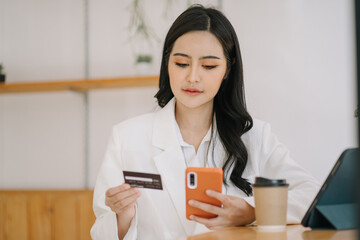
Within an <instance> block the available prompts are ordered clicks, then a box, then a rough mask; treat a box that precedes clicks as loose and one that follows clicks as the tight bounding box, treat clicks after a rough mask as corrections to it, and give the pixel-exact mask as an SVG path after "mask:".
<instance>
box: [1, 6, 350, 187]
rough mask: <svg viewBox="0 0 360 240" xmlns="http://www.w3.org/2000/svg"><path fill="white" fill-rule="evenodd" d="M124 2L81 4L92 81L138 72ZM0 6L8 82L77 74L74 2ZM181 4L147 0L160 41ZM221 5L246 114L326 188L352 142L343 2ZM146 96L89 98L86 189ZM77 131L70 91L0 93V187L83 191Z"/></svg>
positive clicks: (78, 11) (79, 18) (79, 41)
mask: <svg viewBox="0 0 360 240" xmlns="http://www.w3.org/2000/svg"><path fill="white" fill-rule="evenodd" d="M173 2H174V1H173ZM202 2H205V3H206V2H207V1H202ZM209 2H210V3H211V4H218V1H209ZM130 3H131V1H130V0H126V1H115V0H106V1H100V0H90V1H89V17H90V18H89V24H90V25H89V72H90V77H93V78H99V77H116V76H129V75H136V74H137V73H136V68H135V67H134V54H133V52H132V47H131V45H130V44H129V42H128V41H127V35H126V34H127V30H126V27H127V25H128V24H127V23H128V22H127V19H128V18H129V13H128V10H127V9H126V8H127V6H129V4H130ZM0 5H1V6H2V7H1V8H0V62H3V63H4V65H5V68H6V73H7V81H8V82H9V83H12V82H23V81H25V82H26V81H51V80H54V81H55V80H58V79H60V80H66V79H78V78H83V77H84V76H85V73H84V69H85V59H84V57H85V45H84V11H85V6H84V4H83V2H81V1H70V0H67V1H63V0H53V1H50V2H49V1H45V0H28V1H21V0H0ZM185 5H186V4H185V1H179V2H176V3H175V2H174V3H173V4H172V5H170V6H168V8H166V4H165V1H164V0H156V1H151V4H149V1H146V4H145V6H146V12H147V13H148V15H147V18H148V21H149V23H150V24H151V26H152V27H153V29H154V31H155V33H156V35H157V36H158V37H159V39H163V38H164V36H165V34H166V32H167V30H168V28H169V26H170V24H171V23H172V21H173V20H174V19H175V17H176V16H177V15H178V14H179V13H180V12H181V11H182V10H183V9H184V8H185V7H186V6H185ZM222 7H223V10H224V12H225V14H226V15H227V16H228V17H229V18H230V20H231V21H232V23H233V25H234V27H235V29H236V31H237V33H238V37H239V40H240V45H241V50H242V54H243V62H244V70H245V86H246V94H247V100H248V107H249V110H250V112H251V113H252V114H253V115H254V117H256V118H260V119H262V120H265V121H268V122H270V123H271V124H272V126H273V130H274V132H275V133H276V134H277V135H278V137H279V139H280V140H281V141H282V142H284V143H285V144H286V145H287V146H288V147H289V149H290V151H291V153H292V156H293V158H295V159H296V160H297V161H298V162H299V163H301V164H302V165H304V166H305V167H306V168H307V169H309V170H310V171H311V172H312V173H313V174H314V175H315V176H317V177H318V178H319V179H320V180H324V178H325V177H326V175H327V173H328V171H329V170H330V168H331V167H332V164H333V163H334V161H335V160H336V158H337V157H338V156H339V154H340V153H341V151H342V150H343V149H345V148H347V147H351V146H355V145H357V143H356V135H355V134H356V122H355V119H354V118H353V111H354V109H355V105H356V103H355V102H356V98H355V64H354V62H355V55H354V54H355V47H354V39H353V38H354V32H353V28H354V24H353V6H352V1H350V0H330V1H329V0H317V1H295V0H292V1H282V0H272V1H267V0H262V1H252V0H241V1H235V0H223V1H222ZM165 13H166V14H165ZM161 47H162V41H159V42H157V43H155V44H154V46H153V48H152V51H153V52H154V54H155V62H154V64H153V67H152V69H150V71H149V73H150V74H157V72H158V69H159V62H160V55H161ZM155 93H156V88H155V87H148V88H147V87H144V88H136V89H134V88H126V89H114V90H96V91H92V92H90V93H89V107H90V109H89V124H90V132H89V135H90V139H89V154H90V155H89V163H90V166H89V179H88V180H89V182H90V187H92V186H93V185H94V183H95V179H96V174H97V171H98V168H99V165H100V164H101V161H102V157H103V154H104V151H105V147H106V144H107V142H108V138H109V134H110V130H111V126H112V125H113V124H115V123H117V122H119V121H121V120H123V119H126V118H129V117H131V116H135V115H138V114H140V113H145V112H149V111H152V110H153V109H154V107H155V99H154V98H153V95H154V94H155ZM84 123H85V119H84V99H83V96H82V95H81V94H79V93H76V92H57V93H31V94H28V93H27V94H11V95H0V188H81V187H84V185H85V172H84V171H85V163H84V161H85V160H84V143H85V141H84V136H85V132H84V131H85V129H84Z"/></svg>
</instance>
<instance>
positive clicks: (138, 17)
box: [127, 0, 160, 63]
mask: <svg viewBox="0 0 360 240" xmlns="http://www.w3.org/2000/svg"><path fill="white" fill-rule="evenodd" d="M127 9H128V11H129V12H130V20H129V24H128V36H129V39H128V41H129V42H130V44H131V46H132V50H133V52H134V56H135V59H136V63H140V62H151V61H152V56H151V55H152V54H151V50H152V49H153V44H154V43H156V42H159V41H160V40H159V38H158V37H157V35H156V34H155V32H154V31H153V29H152V28H151V27H150V26H149V21H147V20H146V12H145V9H144V0H133V1H132V2H131V4H130V5H129V6H128V7H127Z"/></svg>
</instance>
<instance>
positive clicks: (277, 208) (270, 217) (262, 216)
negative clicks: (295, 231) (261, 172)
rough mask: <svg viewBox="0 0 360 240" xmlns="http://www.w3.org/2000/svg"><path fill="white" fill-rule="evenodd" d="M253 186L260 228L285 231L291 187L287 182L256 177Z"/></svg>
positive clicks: (257, 221)
mask: <svg viewBox="0 0 360 240" xmlns="http://www.w3.org/2000/svg"><path fill="white" fill-rule="evenodd" d="M252 186H253V190H254V198H255V217H256V223H257V225H258V228H259V229H260V230H270V231H272V230H282V229H285V226H286V211H287V199H288V187H289V184H287V183H286V180H284V179H275V180H274V179H267V178H263V177H256V178H255V183H254V184H253V185H252Z"/></svg>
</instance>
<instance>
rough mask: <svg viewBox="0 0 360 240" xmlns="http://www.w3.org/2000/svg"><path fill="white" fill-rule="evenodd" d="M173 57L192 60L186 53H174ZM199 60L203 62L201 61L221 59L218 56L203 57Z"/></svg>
mask: <svg viewBox="0 0 360 240" xmlns="http://www.w3.org/2000/svg"><path fill="white" fill-rule="evenodd" d="M173 56H181V57H186V58H191V56H189V55H187V54H185V53H174V54H173ZM199 59H200V60H201V59H220V58H219V57H217V56H213V55H209V56H204V57H201V58H199Z"/></svg>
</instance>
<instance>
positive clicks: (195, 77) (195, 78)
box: [187, 65, 200, 83]
mask: <svg viewBox="0 0 360 240" xmlns="http://www.w3.org/2000/svg"><path fill="white" fill-rule="evenodd" d="M187 80H188V82H190V83H196V82H199V81H200V76H199V67H197V66H194V65H192V66H190V72H189V75H188V79H187Z"/></svg>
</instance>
